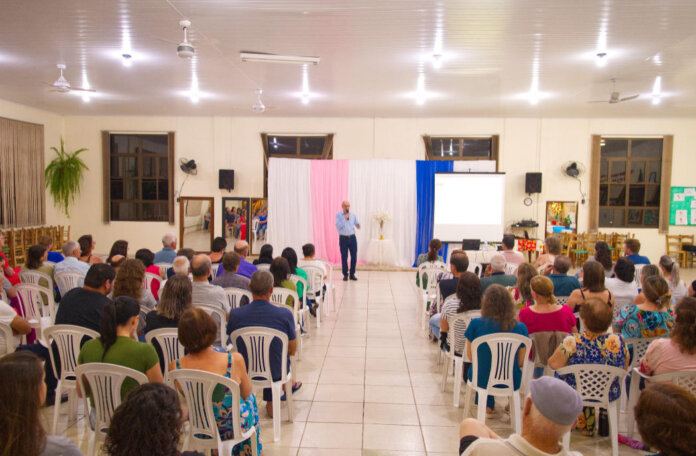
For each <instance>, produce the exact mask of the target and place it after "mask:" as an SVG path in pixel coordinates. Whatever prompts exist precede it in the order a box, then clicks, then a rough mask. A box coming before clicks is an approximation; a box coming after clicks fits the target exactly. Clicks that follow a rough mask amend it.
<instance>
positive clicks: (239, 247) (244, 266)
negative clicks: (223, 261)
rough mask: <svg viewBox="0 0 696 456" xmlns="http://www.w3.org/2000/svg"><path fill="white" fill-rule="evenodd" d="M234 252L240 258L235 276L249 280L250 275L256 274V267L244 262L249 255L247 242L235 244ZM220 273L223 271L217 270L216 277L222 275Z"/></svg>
mask: <svg viewBox="0 0 696 456" xmlns="http://www.w3.org/2000/svg"><path fill="white" fill-rule="evenodd" d="M234 252H235V253H236V254H237V255H239V256H240V257H242V259H241V261H240V262H239V267H238V268H237V274H239V275H242V276H244V277H246V278H248V279H250V278H251V275H252V274H253V273H254V272H256V266H254V265H253V264H251V263H249V262H248V261H247V260H246V256H247V255H248V254H249V243H248V242H247V241H237V242H235V243H234ZM222 272H223V269H222V268H219V269H218V273H217V275H218V277H219V276H221V275H222Z"/></svg>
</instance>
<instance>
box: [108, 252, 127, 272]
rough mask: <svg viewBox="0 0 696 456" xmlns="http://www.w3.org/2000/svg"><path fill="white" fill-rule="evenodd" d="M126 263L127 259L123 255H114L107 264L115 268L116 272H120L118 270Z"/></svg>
mask: <svg viewBox="0 0 696 456" xmlns="http://www.w3.org/2000/svg"><path fill="white" fill-rule="evenodd" d="M124 261H126V257H124V256H123V255H114V256H112V257H111V258H110V259H109V260H108V261H107V262H106V264H108V265H109V266H111V267H112V268H114V271H116V272H118V268H120V267H121V265H122V264H123V262H124Z"/></svg>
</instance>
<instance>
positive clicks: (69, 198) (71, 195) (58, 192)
mask: <svg viewBox="0 0 696 456" xmlns="http://www.w3.org/2000/svg"><path fill="white" fill-rule="evenodd" d="M51 150H52V151H53V152H55V153H56V155H57V157H55V158H54V159H53V160H51V163H49V164H48V166H47V167H46V170H45V171H44V174H45V176H46V188H48V192H49V193H50V194H51V197H52V198H53V201H55V203H56V205H57V206H58V207H59V208H60V209H61V210H62V211H63V212H65V215H66V217H70V213H69V211H68V209H69V207H70V204H71V203H74V202H75V199H76V198H77V195H79V194H80V183H81V182H82V176H83V173H84V171H86V170H89V168H88V167H87V165H85V162H83V161H82V159H81V158H80V157H79V155H80V154H81V153H82V152H84V151H86V150H87V149H86V148H84V147H83V148H82V149H77V150H76V151H74V152H72V153H71V152H66V151H65V144H64V142H63V138H62V137H61V138H60V150H58V149H57V148H56V147H51Z"/></svg>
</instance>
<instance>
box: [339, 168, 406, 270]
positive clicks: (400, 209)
mask: <svg viewBox="0 0 696 456" xmlns="http://www.w3.org/2000/svg"><path fill="white" fill-rule="evenodd" d="M416 197H417V194H416V162H415V161H413V160H351V161H350V178H349V184H348V198H349V200H350V203H351V211H352V212H355V214H356V215H357V216H358V220H359V221H360V224H361V229H360V230H357V238H358V261H360V262H364V261H365V259H366V255H367V247H368V245H369V243H370V240H371V239H379V223H378V222H377V221H376V220H375V219H374V215H375V213H377V212H386V213H387V214H389V215H390V216H391V219H392V220H391V221H388V222H386V223H385V225H384V237H385V239H393V240H394V244H395V245H396V251H397V252H396V253H397V256H396V259H397V265H398V266H406V267H408V266H411V265H412V264H413V261H414V258H413V252H414V248H415V240H416Z"/></svg>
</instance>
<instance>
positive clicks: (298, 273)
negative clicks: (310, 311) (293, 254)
mask: <svg viewBox="0 0 696 456" xmlns="http://www.w3.org/2000/svg"><path fill="white" fill-rule="evenodd" d="M295 275H296V276H299V277H302V278H303V279H305V282H306V281H307V280H308V279H307V273H306V272H305V270H304V269H302V268H295ZM302 296H304V285H303V284H302V283H300V282H297V297H298V298H300V302H302Z"/></svg>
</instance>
